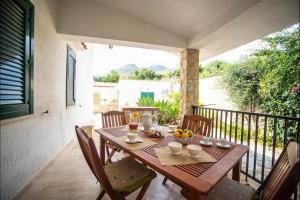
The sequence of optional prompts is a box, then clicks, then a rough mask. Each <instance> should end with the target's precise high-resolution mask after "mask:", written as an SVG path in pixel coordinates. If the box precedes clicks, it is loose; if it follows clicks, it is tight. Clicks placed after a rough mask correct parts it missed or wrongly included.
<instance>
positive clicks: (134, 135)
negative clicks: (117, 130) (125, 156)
mask: <svg viewBox="0 0 300 200" xmlns="http://www.w3.org/2000/svg"><path fill="white" fill-rule="evenodd" d="M137 136H138V134H137V133H132V132H129V133H127V139H128V140H129V141H135V139H136V138H137Z"/></svg>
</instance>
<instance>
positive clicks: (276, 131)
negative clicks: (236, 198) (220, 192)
mask: <svg viewBox="0 0 300 200" xmlns="http://www.w3.org/2000/svg"><path fill="white" fill-rule="evenodd" d="M193 114H196V115H201V116H204V117H208V118H210V119H211V120H212V124H211V126H212V128H211V133H210V136H211V137H214V138H218V139H221V138H222V139H223V138H224V139H227V140H229V141H230V142H234V143H239V144H244V145H247V146H249V151H248V152H247V154H246V155H245V156H244V157H243V159H242V169H241V172H242V173H243V174H245V175H246V180H247V179H248V177H249V178H251V179H253V180H255V181H257V182H258V183H262V181H263V180H264V179H265V177H266V176H267V175H268V173H269V172H270V170H271V168H272V167H273V165H274V163H275V161H276V159H277V158H278V156H279V154H280V152H281V149H282V147H283V146H284V144H286V142H287V140H288V139H289V138H294V139H296V140H297V141H298V142H300V118H295V117H287V116H276V115H270V114H262V113H252V112H243V111H234V110H225V109H217V108H209V107H206V106H193ZM294 196H295V199H296V197H297V194H295V195H294Z"/></svg>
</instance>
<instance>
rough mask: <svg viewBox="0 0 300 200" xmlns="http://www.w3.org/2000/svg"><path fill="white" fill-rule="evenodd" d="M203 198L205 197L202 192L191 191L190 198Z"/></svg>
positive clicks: (191, 199) (202, 199)
mask: <svg viewBox="0 0 300 200" xmlns="http://www.w3.org/2000/svg"><path fill="white" fill-rule="evenodd" d="M204 199H205V195H204V194H201V193H199V192H196V191H191V193H190V200H204Z"/></svg>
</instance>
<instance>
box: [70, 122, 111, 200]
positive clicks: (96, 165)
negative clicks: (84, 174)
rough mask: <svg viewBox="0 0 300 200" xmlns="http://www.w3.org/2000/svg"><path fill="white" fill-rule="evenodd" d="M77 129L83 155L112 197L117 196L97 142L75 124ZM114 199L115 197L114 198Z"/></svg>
mask: <svg viewBox="0 0 300 200" xmlns="http://www.w3.org/2000/svg"><path fill="white" fill-rule="evenodd" d="M75 131H76V135H77V139H78V142H79V145H80V148H81V151H82V153H83V156H84V158H85V160H86V162H87V164H88V166H89V168H90V169H91V171H92V172H93V174H94V175H95V177H96V179H97V180H98V181H99V182H100V183H101V185H102V187H103V188H104V189H105V191H106V192H107V193H108V195H109V196H110V197H111V198H112V197H114V198H116V195H115V193H114V191H113V189H112V186H111V184H110V182H109V180H108V177H107V176H106V173H105V171H104V167H103V165H102V163H101V161H100V158H99V156H98V153H97V149H96V146H95V143H94V141H93V139H92V138H90V137H89V136H88V135H87V134H86V133H85V131H84V130H83V129H82V128H79V127H78V126H75ZM112 199H113V198H112Z"/></svg>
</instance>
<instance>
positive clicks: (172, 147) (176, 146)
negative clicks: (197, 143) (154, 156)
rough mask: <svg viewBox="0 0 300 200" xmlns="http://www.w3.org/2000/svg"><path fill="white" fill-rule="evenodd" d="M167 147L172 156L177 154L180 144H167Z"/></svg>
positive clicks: (180, 147)
mask: <svg viewBox="0 0 300 200" xmlns="http://www.w3.org/2000/svg"><path fill="white" fill-rule="evenodd" d="M168 147H169V149H170V151H171V152H172V154H178V153H179V152H180V151H181V149H182V144H180V143H178V142H169V143H168Z"/></svg>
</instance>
